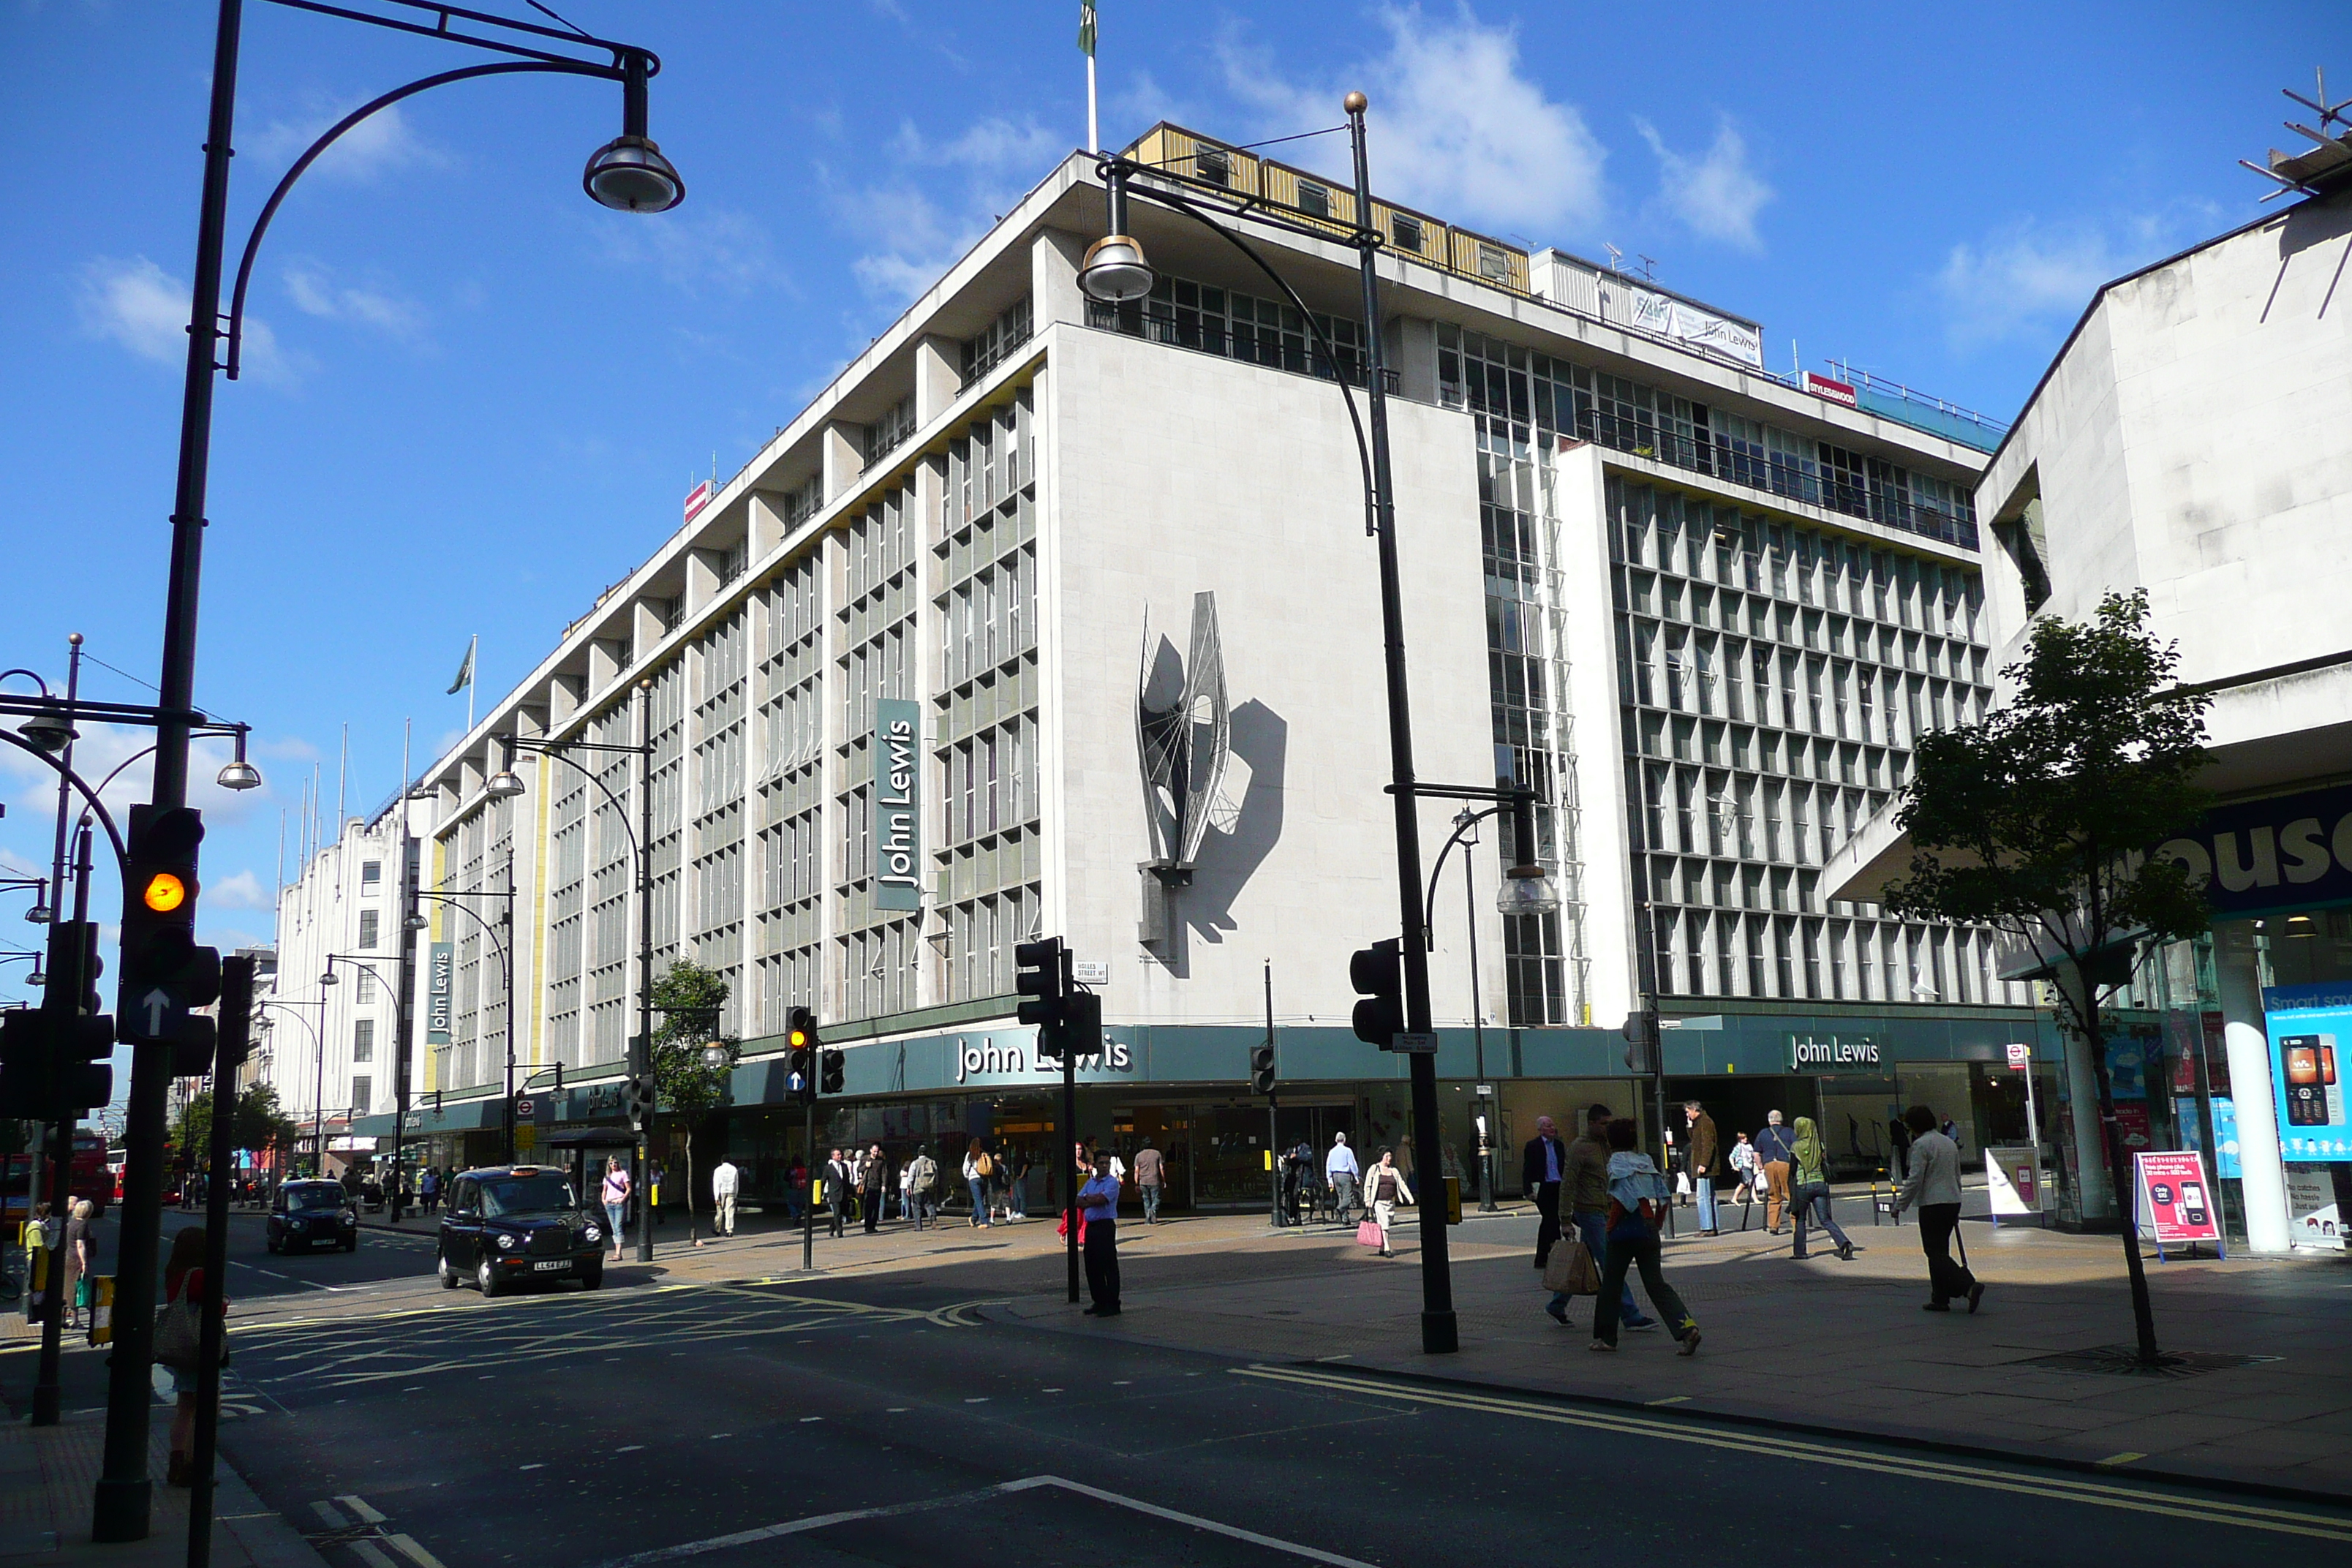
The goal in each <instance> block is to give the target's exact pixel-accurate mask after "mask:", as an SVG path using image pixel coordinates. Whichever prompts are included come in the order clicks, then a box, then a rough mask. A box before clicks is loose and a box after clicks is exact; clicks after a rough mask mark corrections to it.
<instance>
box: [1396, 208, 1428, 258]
mask: <svg viewBox="0 0 2352 1568" xmlns="http://www.w3.org/2000/svg"><path fill="white" fill-rule="evenodd" d="M1389 238H1390V239H1391V240H1393V241H1394V242H1395V243H1396V247H1397V248H1398V249H1399V250H1410V251H1412V252H1413V253H1414V254H1415V255H1418V254H1420V251H1421V220H1420V219H1419V218H1417V217H1414V216H1412V215H1411V214H1410V213H1391V214H1390V215H1389Z"/></svg>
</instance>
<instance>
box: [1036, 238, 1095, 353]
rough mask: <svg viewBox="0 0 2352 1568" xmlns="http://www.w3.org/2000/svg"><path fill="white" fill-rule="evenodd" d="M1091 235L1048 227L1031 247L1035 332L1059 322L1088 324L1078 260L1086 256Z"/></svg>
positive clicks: (1077, 324)
mask: <svg viewBox="0 0 2352 1568" xmlns="http://www.w3.org/2000/svg"><path fill="white" fill-rule="evenodd" d="M1090 243H1091V241H1089V240H1088V239H1087V237H1085V236H1084V235H1076V234H1063V233H1061V232H1060V231H1058V230H1055V229H1047V230H1046V231H1045V233H1043V234H1041V235H1039V236H1038V237H1036V239H1035V241H1034V243H1032V244H1031V246H1030V247H1029V312H1030V313H1029V319H1030V321H1031V324H1032V325H1031V330H1032V331H1037V332H1043V331H1045V329H1046V328H1047V327H1050V326H1052V325H1053V324H1054V323H1055V321H1067V322H1069V323H1070V324H1071V325H1073V326H1081V327H1082V326H1084V325H1086V321H1087V297H1086V295H1085V294H1084V293H1083V292H1081V291H1080V290H1079V288H1078V263H1079V262H1080V261H1082V260H1084V259H1085V258H1086V254H1087V245H1088V244H1090Z"/></svg>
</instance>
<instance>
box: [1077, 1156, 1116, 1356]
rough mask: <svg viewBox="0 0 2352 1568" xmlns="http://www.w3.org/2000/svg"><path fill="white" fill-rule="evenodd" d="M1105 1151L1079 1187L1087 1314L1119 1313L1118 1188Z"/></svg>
mask: <svg viewBox="0 0 2352 1568" xmlns="http://www.w3.org/2000/svg"><path fill="white" fill-rule="evenodd" d="M1111 1163H1112V1162H1111V1156H1110V1154H1109V1152H1108V1151H1106V1152H1103V1153H1100V1154H1097V1155H1096V1156H1095V1175H1094V1180H1092V1181H1090V1182H1088V1183H1087V1184H1086V1185H1085V1186H1083V1187H1080V1188H1079V1189H1078V1224H1079V1227H1080V1234H1081V1235H1082V1236H1083V1237H1084V1238H1085V1239H1084V1240H1083V1241H1082V1242H1081V1243H1080V1245H1081V1247H1083V1248H1084V1250H1085V1252H1086V1257H1087V1292H1088V1294H1090V1295H1092V1296H1093V1297H1094V1305H1092V1306H1090V1307H1088V1308H1087V1316H1089V1317H1095V1318H1116V1317H1118V1190H1119V1186H1120V1182H1119V1179H1118V1176H1116V1175H1114V1174H1113V1173H1111Z"/></svg>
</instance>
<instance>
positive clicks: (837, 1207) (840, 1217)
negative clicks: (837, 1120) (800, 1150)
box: [824, 1149, 854, 1236]
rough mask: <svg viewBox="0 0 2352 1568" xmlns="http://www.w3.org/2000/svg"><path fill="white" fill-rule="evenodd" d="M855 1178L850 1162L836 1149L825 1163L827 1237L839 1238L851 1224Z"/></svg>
mask: <svg viewBox="0 0 2352 1568" xmlns="http://www.w3.org/2000/svg"><path fill="white" fill-rule="evenodd" d="M853 1180H854V1177H853V1173H851V1171H850V1168H849V1161H848V1160H847V1159H846V1158H845V1156H844V1155H843V1153H842V1152H841V1151H840V1150H838V1149H835V1151H834V1152H833V1156H832V1158H830V1159H828V1160H827V1161H825V1163H824V1206H825V1214H826V1216H827V1218H826V1230H825V1234H826V1235H827V1236H839V1235H840V1234H841V1233H842V1231H843V1230H844V1229H845V1227H846V1226H847V1225H848V1223H849V1192H850V1187H851V1185H852V1183H853Z"/></svg>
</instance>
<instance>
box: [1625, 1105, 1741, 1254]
mask: <svg viewBox="0 0 2352 1568" xmlns="http://www.w3.org/2000/svg"><path fill="white" fill-rule="evenodd" d="M1683 1120H1684V1121H1685V1122H1686V1123H1687V1124H1688V1125H1689V1127H1690V1156H1689V1158H1690V1179H1691V1186H1692V1188H1693V1189H1694V1190H1695V1191H1696V1194H1697V1196H1698V1233H1699V1234H1700V1235H1701V1236H1720V1235H1721V1234H1722V1232H1721V1231H1719V1230H1717V1228H1716V1224H1715V1173H1716V1170H1717V1163H1716V1160H1717V1142H1716V1132H1715V1118H1714V1117H1712V1116H1709V1115H1708V1114H1707V1113H1706V1107H1705V1106H1703V1105H1701V1104H1700V1103H1699V1102H1698V1101H1697V1100H1685V1101H1684V1102H1683ZM1647 1157H1648V1156H1646V1155H1645V1156H1643V1158H1645V1159H1646V1158H1647Z"/></svg>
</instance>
